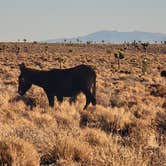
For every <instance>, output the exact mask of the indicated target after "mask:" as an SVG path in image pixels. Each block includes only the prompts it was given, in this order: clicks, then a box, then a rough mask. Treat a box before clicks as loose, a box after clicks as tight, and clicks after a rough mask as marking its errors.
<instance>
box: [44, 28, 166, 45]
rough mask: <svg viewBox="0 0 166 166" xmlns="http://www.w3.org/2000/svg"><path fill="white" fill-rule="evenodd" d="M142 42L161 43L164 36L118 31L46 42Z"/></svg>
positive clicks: (165, 36)
mask: <svg viewBox="0 0 166 166" xmlns="http://www.w3.org/2000/svg"><path fill="white" fill-rule="evenodd" d="M134 40H136V41H142V42H151V43H154V42H156V41H157V42H161V41H166V34H162V33H152V32H141V31H133V32H118V31H98V32H95V33H91V34H88V35H85V36H78V37H73V38H60V39H50V40H46V42H48V43H57V42H74V43H76V42H87V41H92V42H97V43H101V42H105V43H122V42H124V41H126V42H133V41H134Z"/></svg>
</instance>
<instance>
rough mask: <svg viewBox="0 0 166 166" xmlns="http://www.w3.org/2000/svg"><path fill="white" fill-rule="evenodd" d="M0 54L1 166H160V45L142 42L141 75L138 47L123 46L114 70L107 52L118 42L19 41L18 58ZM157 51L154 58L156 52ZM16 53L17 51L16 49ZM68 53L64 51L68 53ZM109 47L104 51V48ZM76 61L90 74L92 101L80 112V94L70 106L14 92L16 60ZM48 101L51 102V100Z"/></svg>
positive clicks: (42, 63)
mask: <svg viewBox="0 0 166 166" xmlns="http://www.w3.org/2000/svg"><path fill="white" fill-rule="evenodd" d="M6 45H8V50H6V51H5V52H1V53H0V68H1V70H0V165H2V166H4V165H5V164H6V165H7V166H11V165H12V166H19V165H20V166H38V165H39V164H41V165H42V166H46V165H50V166H53V165H56V166H128V165H129V166H133V165H138V166H143V165H145V166H149V165H154V166H156V165H161V166H164V165H165V163H166V161H165V159H166V150H165V149H166V128H165V126H166V112H165V109H166V104H165V103H166V100H165V89H166V87H165V84H166V80H165V78H162V77H160V71H161V69H162V68H164V67H165V66H164V65H165V62H166V61H165V53H166V46H165V45H152V46H150V48H149V49H148V50H149V54H148V58H149V59H150V62H151V63H150V67H149V70H148V73H149V74H147V75H142V74H141V65H140V64H141V58H142V57H143V54H144V53H143V51H142V50H140V51H139V52H136V50H135V49H134V48H133V47H132V46H130V47H129V48H128V49H127V50H126V52H125V59H124V60H123V61H122V64H121V67H122V68H121V71H120V72H116V69H117V64H115V59H114V56H113V53H114V52H115V51H116V50H118V49H120V48H122V47H123V46H122V45H107V44H101V45H100V44H98V45H97V44H96V45H85V44H65V45H64V44H48V51H47V52H44V48H45V44H33V45H32V44H31V43H27V47H28V50H29V51H28V52H27V53H25V52H21V53H20V54H19V55H18V56H16V55H15V54H14V53H12V52H10V50H11V49H10V48H12V47H13V43H7V44H6ZM20 47H21V48H22V47H23V44H21V43H20ZM157 47H161V48H160V53H159V55H158V56H156V55H155V54H156V52H155V51H156V49H157ZM21 50H22V49H21ZM71 50H72V51H71ZM108 50H109V51H108ZM59 56H63V57H64V58H65V63H64V64H62V66H63V67H64V68H66V67H72V66H75V65H78V64H81V63H86V64H90V65H93V67H94V68H95V70H96V72H97V105H96V107H94V106H89V107H88V109H87V111H83V110H82V109H83V106H84V104H85V96H84V95H82V94H80V95H79V96H78V99H77V102H76V104H72V105H70V104H69V102H68V99H67V98H66V99H65V100H64V102H63V103H62V104H61V105H60V104H58V102H56V101H55V103H56V104H55V107H54V108H49V107H48V101H47V98H46V95H45V94H44V92H43V90H42V89H41V88H39V87H36V86H33V87H32V88H31V89H30V90H29V91H28V93H27V95H26V96H24V97H20V96H18V94H17V86H18V84H17V78H18V75H19V69H18V66H17V65H18V63H20V62H25V64H26V65H28V66H29V67H33V68H37V69H50V68H54V67H56V68H59V63H58V61H57V60H56V59H57V58H58V57H59ZM55 100H56V99H55Z"/></svg>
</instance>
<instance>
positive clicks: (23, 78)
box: [18, 63, 32, 96]
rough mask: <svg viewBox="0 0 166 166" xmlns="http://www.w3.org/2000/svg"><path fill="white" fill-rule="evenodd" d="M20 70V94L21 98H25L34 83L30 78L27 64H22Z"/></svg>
mask: <svg viewBox="0 0 166 166" xmlns="http://www.w3.org/2000/svg"><path fill="white" fill-rule="evenodd" d="M19 68H20V72H21V73H20V75H19V78H18V84H19V85H18V93H19V94H20V95H21V96H23V95H24V94H25V93H26V91H27V90H28V89H29V88H30V87H31V85H32V83H31V80H30V79H29V77H28V74H27V69H26V67H25V64H24V63H22V64H20V65H19Z"/></svg>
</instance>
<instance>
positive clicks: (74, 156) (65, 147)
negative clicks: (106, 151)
mask: <svg viewBox="0 0 166 166" xmlns="http://www.w3.org/2000/svg"><path fill="white" fill-rule="evenodd" d="M50 154H51V156H53V158H54V159H59V160H60V159H61V160H62V159H63V160H67V161H73V162H77V163H80V164H81V165H85V166H86V165H90V163H91V160H92V155H93V150H92V149H91V147H90V146H89V145H88V144H87V143H85V142H82V141H79V140H78V139H76V138H73V137H71V136H63V137H61V136H59V138H57V140H56V143H55V145H54V147H53V150H52V151H51V152H50Z"/></svg>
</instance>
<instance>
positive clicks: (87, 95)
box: [83, 90, 92, 110]
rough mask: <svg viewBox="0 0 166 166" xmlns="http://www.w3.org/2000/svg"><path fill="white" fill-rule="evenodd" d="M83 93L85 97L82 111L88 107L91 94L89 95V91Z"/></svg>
mask: <svg viewBox="0 0 166 166" xmlns="http://www.w3.org/2000/svg"><path fill="white" fill-rule="evenodd" d="M83 93H84V94H85V96H86V104H85V106H84V110H85V109H87V107H88V105H89V104H90V102H91V99H92V94H91V93H90V91H89V90H85V91H84V92H83Z"/></svg>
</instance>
